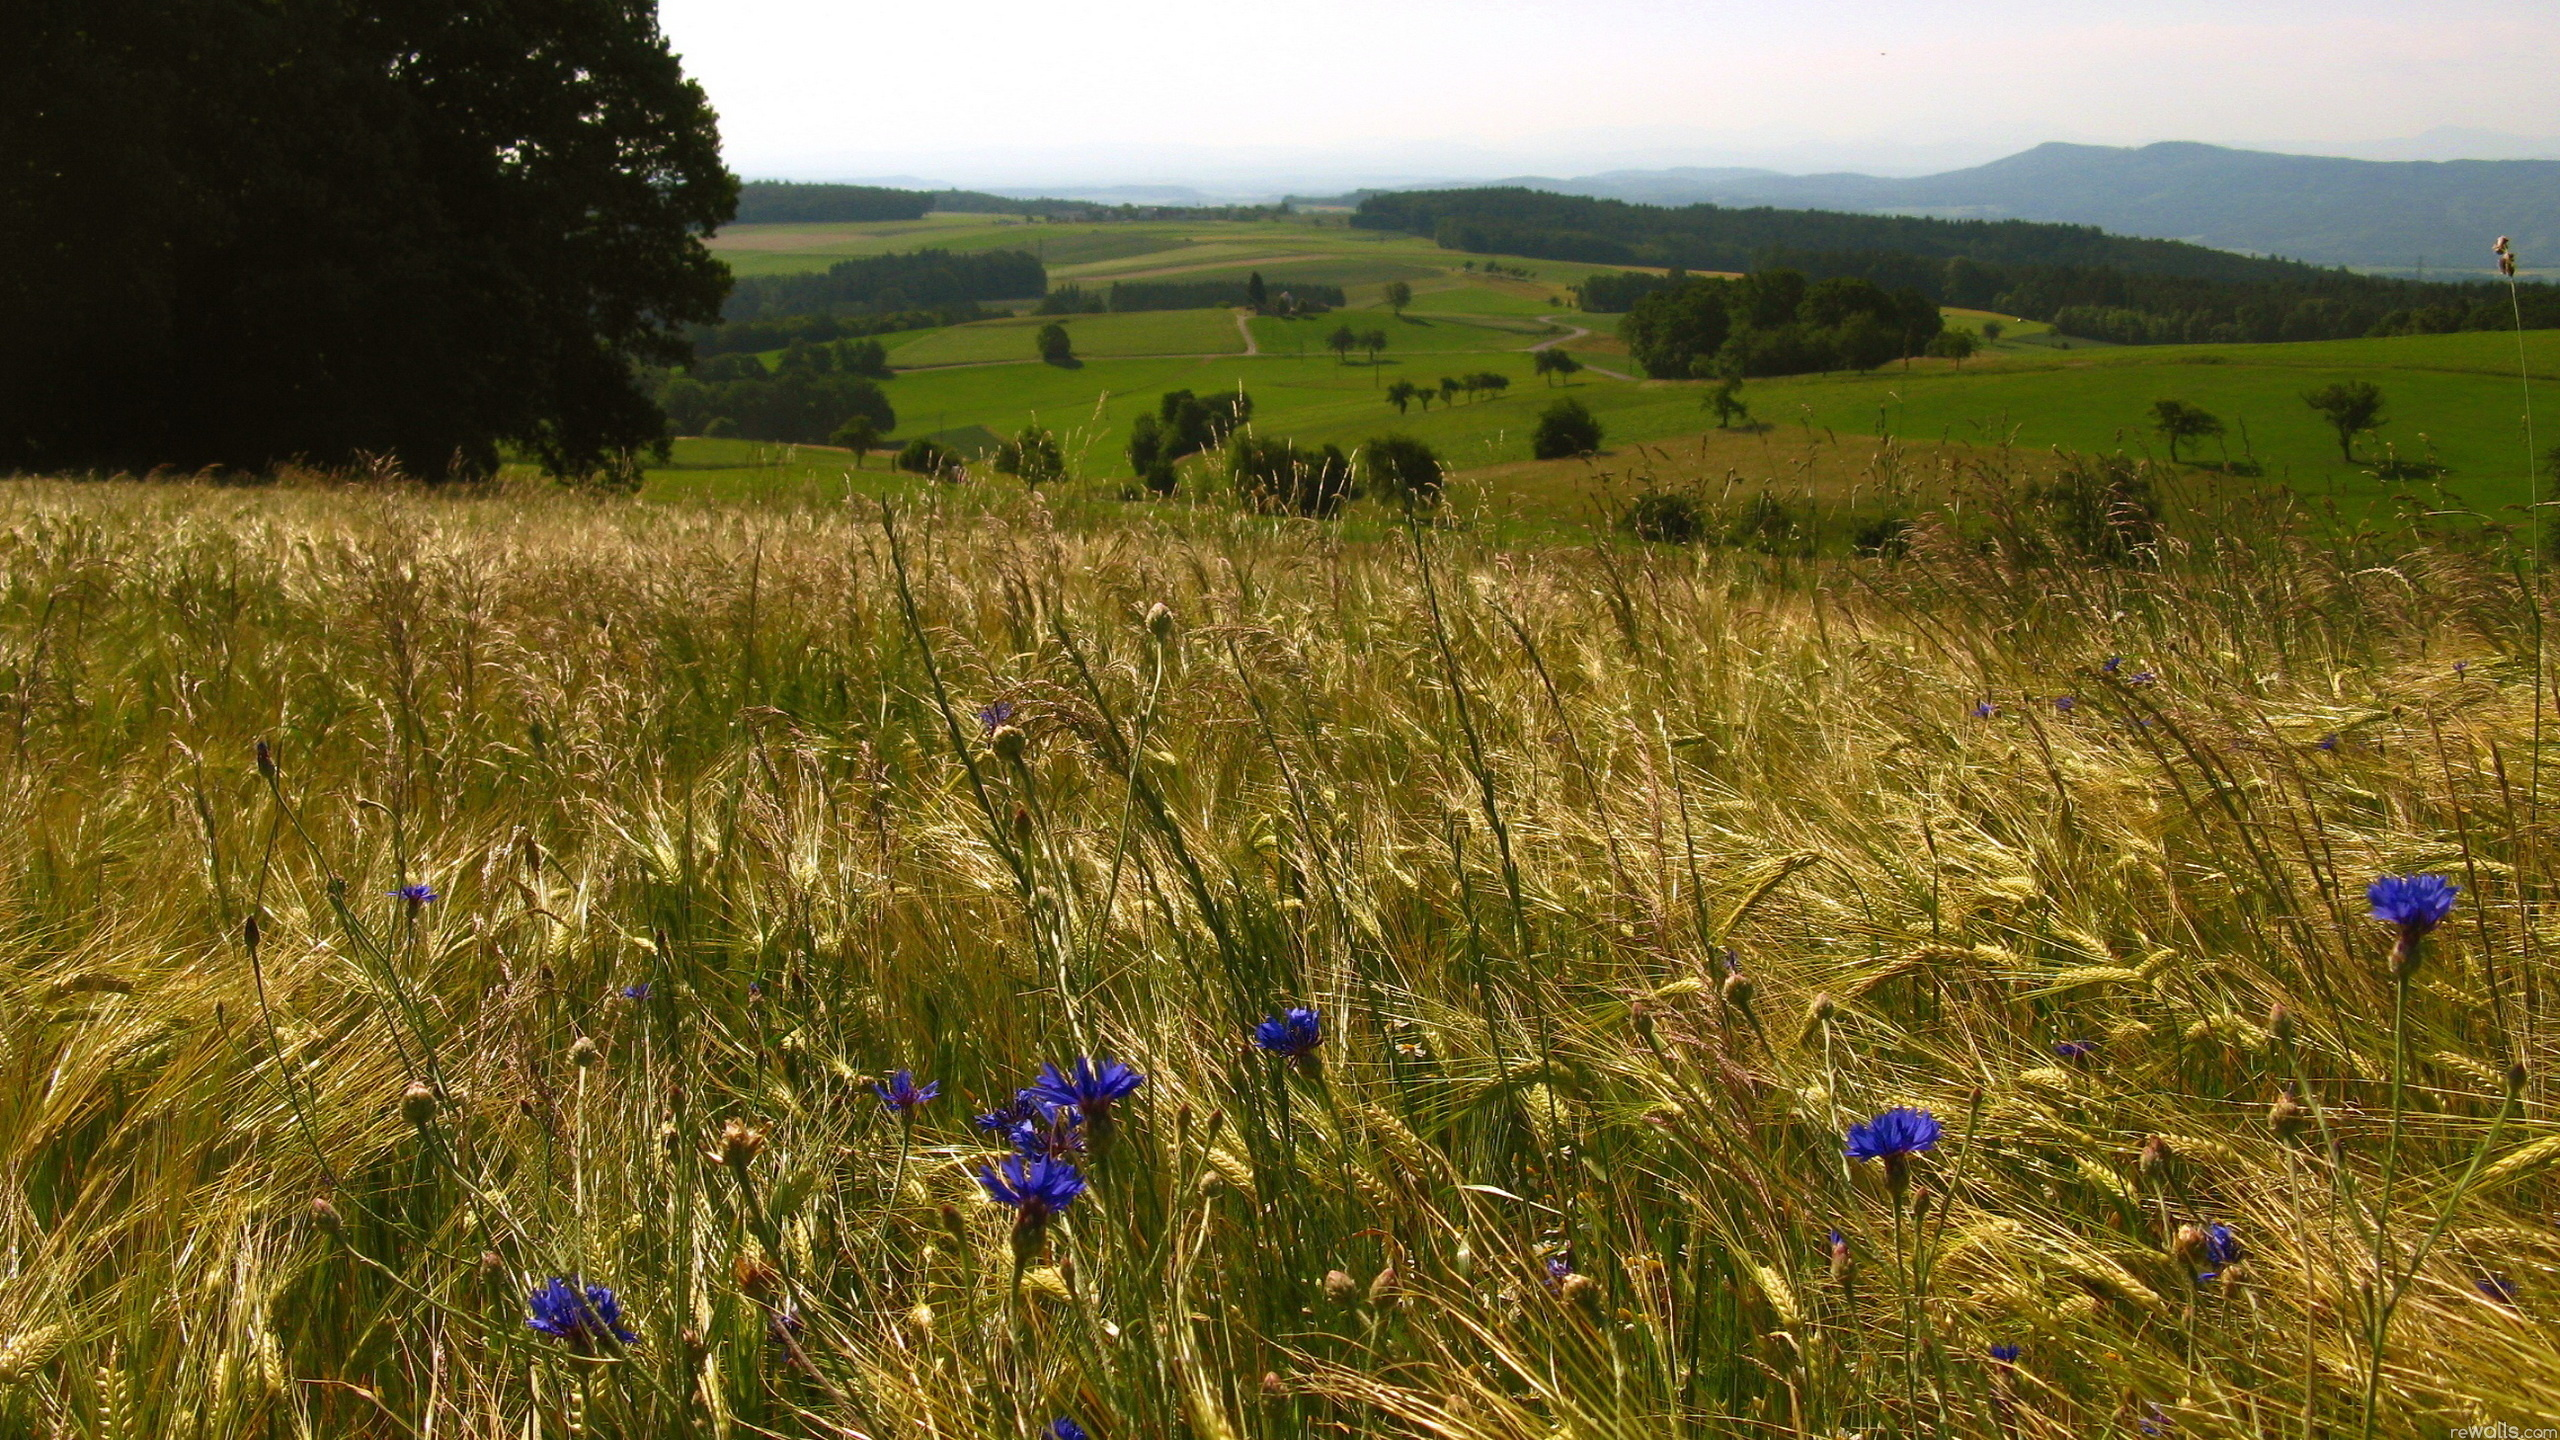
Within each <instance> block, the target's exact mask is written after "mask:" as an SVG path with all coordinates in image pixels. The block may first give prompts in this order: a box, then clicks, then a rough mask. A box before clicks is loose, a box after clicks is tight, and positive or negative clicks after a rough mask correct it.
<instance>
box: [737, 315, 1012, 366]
mask: <svg viewBox="0 0 2560 1440" xmlns="http://www.w3.org/2000/svg"><path fill="white" fill-rule="evenodd" d="M998 313H1000V312H997V311H994V310H989V309H987V308H985V307H984V306H981V305H978V304H975V303H973V302H969V301H962V302H961V303H959V304H957V305H946V306H943V307H941V308H939V309H934V310H897V311H892V312H890V313H889V314H886V315H780V316H776V317H774V318H772V319H769V320H741V321H738V322H737V323H735V324H731V325H697V326H695V327H693V330H692V331H691V338H692V341H693V353H694V355H695V356H696V357H697V358H699V357H702V356H709V355H727V354H734V353H744V354H749V355H755V354H761V353H763V352H765V351H767V350H780V349H782V348H784V347H785V346H789V345H794V344H803V343H805V344H814V345H824V344H828V343H831V342H833V341H837V340H849V339H855V338H859V337H863V336H871V335H894V334H896V333H898V332H899V331H901V330H931V329H934V328H935V327H937V326H942V325H965V324H967V323H968V322H969V321H972V320H991V319H994V318H995V317H996V315H997V314H998Z"/></svg>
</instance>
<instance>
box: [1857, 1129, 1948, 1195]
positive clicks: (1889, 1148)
mask: <svg viewBox="0 0 2560 1440" xmlns="http://www.w3.org/2000/svg"><path fill="white" fill-rule="evenodd" d="M1938 1129H1939V1127H1938V1117H1937V1116H1935V1115H1932V1114H1930V1113H1929V1112H1928V1111H1926V1110H1923V1109H1920V1108H1919V1107H1918V1106H1914V1105H1903V1106H1897V1107H1895V1108H1894V1109H1891V1110H1887V1111H1886V1112H1884V1113H1883V1114H1881V1115H1878V1116H1877V1117H1876V1118H1874V1119H1873V1120H1869V1121H1867V1122H1866V1123H1865V1124H1863V1125H1852V1126H1850V1127H1849V1144H1848V1153H1849V1158H1850V1159H1852V1160H1881V1161H1883V1162H1884V1180H1885V1184H1887V1185H1888V1186H1891V1187H1892V1189H1893V1193H1894V1198H1895V1200H1896V1201H1897V1202H1899V1201H1900V1199H1901V1196H1902V1192H1903V1191H1904V1190H1905V1189H1906V1188H1908V1187H1909V1185H1910V1184H1911V1157H1912V1156H1914V1155H1917V1154H1919V1153H1920V1152H1921V1151H1923V1150H1930V1149H1935V1148H1936V1147H1937V1144H1938Z"/></svg>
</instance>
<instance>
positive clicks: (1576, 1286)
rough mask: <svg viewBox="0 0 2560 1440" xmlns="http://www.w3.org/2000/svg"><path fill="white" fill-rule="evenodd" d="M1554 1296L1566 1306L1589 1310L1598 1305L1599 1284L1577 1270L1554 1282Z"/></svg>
mask: <svg viewBox="0 0 2560 1440" xmlns="http://www.w3.org/2000/svg"><path fill="white" fill-rule="evenodd" d="M1556 1294H1557V1295H1558V1296H1560V1297H1562V1298H1563V1299H1564V1300H1565V1301H1566V1302H1567V1303H1568V1304H1571V1305H1575V1306H1578V1307H1580V1308H1581V1309H1584V1310H1589V1309H1593V1308H1595V1307H1597V1306H1598V1305H1599V1303H1600V1284H1599V1282H1598V1281H1596V1280H1593V1279H1592V1278H1591V1277H1590V1276H1588V1275H1585V1274H1583V1273H1582V1272H1581V1271H1579V1270H1577V1271H1575V1272H1574V1273H1572V1274H1570V1275H1567V1276H1566V1277H1564V1278H1563V1279H1562V1280H1559V1281H1557V1282H1556Z"/></svg>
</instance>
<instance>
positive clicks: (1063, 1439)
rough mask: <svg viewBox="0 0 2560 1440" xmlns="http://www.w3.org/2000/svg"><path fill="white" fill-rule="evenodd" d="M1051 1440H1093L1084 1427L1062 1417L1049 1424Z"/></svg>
mask: <svg viewBox="0 0 2560 1440" xmlns="http://www.w3.org/2000/svg"><path fill="white" fill-rule="evenodd" d="M1049 1440H1091V1437H1090V1436H1088V1435H1086V1434H1085V1433H1084V1427H1083V1426H1081V1425H1079V1424H1077V1423H1076V1422H1074V1421H1073V1420H1070V1419H1068V1418H1067V1417H1066V1416H1064V1415H1061V1416H1059V1417H1058V1418H1057V1419H1055V1420H1052V1421H1050V1422H1049Z"/></svg>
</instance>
